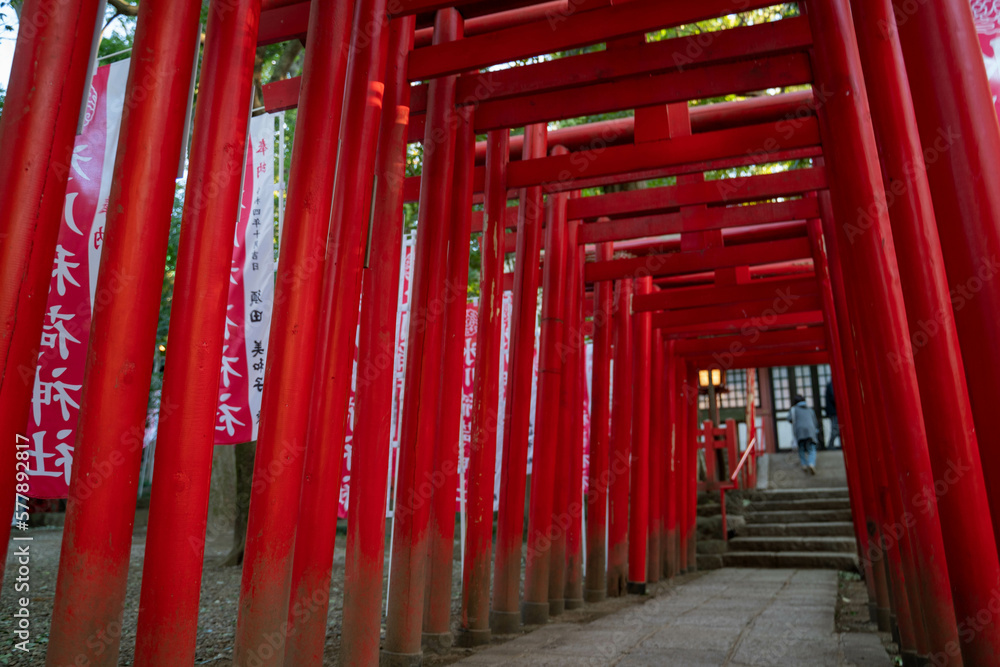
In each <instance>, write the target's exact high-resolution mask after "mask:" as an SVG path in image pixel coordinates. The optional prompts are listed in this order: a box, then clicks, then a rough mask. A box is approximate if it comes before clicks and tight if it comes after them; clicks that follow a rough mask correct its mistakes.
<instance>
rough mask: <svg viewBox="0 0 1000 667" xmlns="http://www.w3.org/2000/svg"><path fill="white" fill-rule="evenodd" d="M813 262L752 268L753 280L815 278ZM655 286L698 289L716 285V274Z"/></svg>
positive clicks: (660, 282) (669, 278)
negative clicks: (796, 277)
mask: <svg viewBox="0 0 1000 667" xmlns="http://www.w3.org/2000/svg"><path fill="white" fill-rule="evenodd" d="M813 275H814V273H813V265H812V260H803V261H798V262H778V263H775V264H764V265H763V266H751V267H750V277H751V278H760V279H765V278H787V277H790V276H803V277H804V276H813ZM653 284H654V285H656V286H657V287H659V288H660V289H674V288H679V287H697V286H699V285H714V284H715V272H714V271H705V272H703V273H689V274H686V275H683V276H666V277H663V278H656V279H655V280H654V281H653Z"/></svg>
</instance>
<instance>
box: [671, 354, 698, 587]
mask: <svg viewBox="0 0 1000 667" xmlns="http://www.w3.org/2000/svg"><path fill="white" fill-rule="evenodd" d="M674 359H675V360H676V363H677V385H678V392H677V399H676V400H677V419H678V427H679V430H678V433H677V450H676V457H677V462H676V466H677V467H676V481H677V490H676V493H675V496H676V503H677V567H678V572H679V573H680V574H684V573H685V572H687V571H688V560H687V554H688V549H687V543H688V534H687V533H688V531H687V507H688V489H690V488H691V485H692V484H697V482H698V480H697V478H695V479H694V480H690V479H688V477H689V475H688V469H689V467H690V466H689V465H688V461H690V459H691V456H692V452H694V446H695V445H694V441H695V438H696V437H697V436H696V434H697V428H698V424H697V421H696V420H693V419H692V418H691V406H690V402H691V401H694V402H695V406H696V407H697V405H698V389H697V385H696V386H695V387H694V388H692V387H691V385H690V378H691V375H690V370H689V369H688V364H687V362H686V361H685V360H684V359H682V358H681V357H679V356H675V357H674Z"/></svg>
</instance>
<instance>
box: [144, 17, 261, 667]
mask: <svg viewBox="0 0 1000 667" xmlns="http://www.w3.org/2000/svg"><path fill="white" fill-rule="evenodd" d="M222 1H223V0H214V1H213V2H212V3H211V5H210V6H209V13H208V24H207V26H206V29H205V52H204V55H203V60H202V70H201V83H200V86H199V90H200V91H201V94H199V96H198V106H197V109H196V110H195V121H194V136H193V138H192V141H191V160H190V168H189V170H188V178H187V191H186V193H185V197H184V214H183V218H182V220H181V238H180V247H179V253H178V258H177V270H176V273H175V274H174V292H173V300H172V302H171V306H170V330H169V336H168V337H169V340H170V344H171V349H172V350H176V351H177V352H176V353H172V354H170V355H169V357H168V359H167V365H166V369H165V371H164V375H163V393H162V397H161V401H160V404H161V405H163V406H168V408H167V409H164V410H161V411H160V421H159V428H158V431H157V435H156V442H157V445H158V447H157V448H156V460H155V463H156V465H155V466H154V468H153V471H154V472H153V492H152V498H151V500H150V507H149V516H150V522H149V529H148V531H147V533H146V547H147V548H146V552H145V559H144V562H143V568H142V571H143V576H142V592H141V596H140V601H139V621H138V630H137V637H136V647H135V663H136V664H137V665H163V664H174V665H181V664H189V663H192V662H194V656H195V644H196V640H197V634H198V600H199V598H200V596H201V578H202V564H203V562H204V552H205V528H206V523H207V520H208V494H209V487H210V483H211V478H212V446H213V445H214V444H215V425H216V412H215V411H216V403H217V402H218V395H219V376H220V375H221V374H222V370H221V369H222V347H223V344H224V333H225V330H226V304H227V302H228V298H229V276H230V275H231V274H230V271H231V268H232V257H230V256H228V255H227V254H226V253H224V252H220V251H219V250H220V248H226V247H229V244H230V243H232V239H233V235H234V234H235V232H236V222H237V220H239V217H240V216H239V212H240V199H241V194H242V193H241V187H240V186H241V184H242V179H241V177H242V175H243V174H242V171H243V161H244V156H245V154H246V147H245V146H246V136H247V124H248V115H247V107H248V106H249V104H250V100H251V96H252V94H253V91H252V84H253V67H254V57H255V52H256V47H257V24H258V22H259V20H260V0H239V1H238V2H237V3H236V4H235V5H229V4H227V5H226V8H227V11H221V10H222V9H223V5H222ZM182 479H183V480H185V482H184V483H178V480H182ZM167 582H172V583H171V584H170V585H167Z"/></svg>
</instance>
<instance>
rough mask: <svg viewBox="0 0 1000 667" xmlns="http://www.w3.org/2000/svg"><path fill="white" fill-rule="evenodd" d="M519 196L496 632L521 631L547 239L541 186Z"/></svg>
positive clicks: (540, 152) (540, 135)
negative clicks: (539, 308)
mask: <svg viewBox="0 0 1000 667" xmlns="http://www.w3.org/2000/svg"><path fill="white" fill-rule="evenodd" d="M546 141H547V130H546V126H545V125H532V126H529V127H528V128H526V129H525V142H524V144H525V145H524V159H526V160H530V159H533V158H539V157H544V156H545V155H546V153H547V152H548V149H547V148H546ZM520 200H521V207H520V209H519V211H518V218H517V249H516V262H517V264H516V266H515V268H514V303H513V311H512V318H511V342H510V360H509V362H508V368H509V374H508V378H509V379H508V381H507V389H506V391H507V401H506V404H505V405H506V407H505V410H506V414H505V415H504V440H503V454H502V456H503V465H502V467H501V473H500V511H499V514H498V517H497V548H496V562H495V565H496V567H495V570H496V571H495V572H494V575H493V606H492V610H491V612H490V627H491V628H492V629H493V632H495V633H497V634H510V633H512V632H517V631H518V630H519V629H520V627H521V612H520V609H519V606H518V605H519V599H520V589H521V545H522V542H523V532H524V493H525V486H526V484H527V479H526V469H527V464H528V430H529V428H530V425H531V420H530V417H531V414H530V410H531V385H532V366H533V365H534V354H535V352H534V350H535V322H536V318H537V314H536V308H537V305H538V261H539V255H540V253H541V239H542V218H541V215H542V209H543V204H542V189H541V188H540V187H532V188H527V189H524V190H522V191H521V193H520Z"/></svg>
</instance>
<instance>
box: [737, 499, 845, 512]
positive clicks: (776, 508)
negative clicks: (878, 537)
mask: <svg viewBox="0 0 1000 667" xmlns="http://www.w3.org/2000/svg"><path fill="white" fill-rule="evenodd" d="M746 509H747V511H748V512H791V511H801V510H849V509H851V501H850V500H848V499H847V498H816V499H807V500H770V499H769V500H763V501H755V502H753V503H751V504H750V505H749V506H747V508H746Z"/></svg>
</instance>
